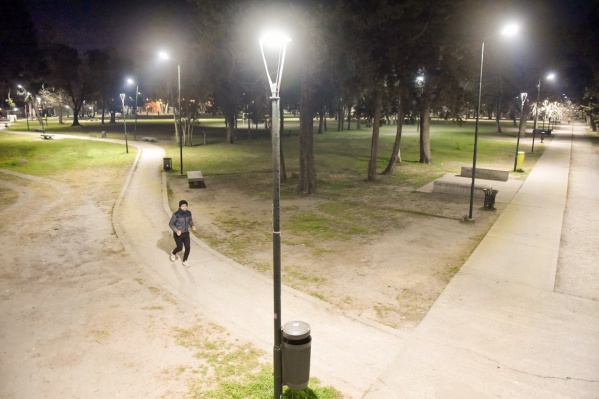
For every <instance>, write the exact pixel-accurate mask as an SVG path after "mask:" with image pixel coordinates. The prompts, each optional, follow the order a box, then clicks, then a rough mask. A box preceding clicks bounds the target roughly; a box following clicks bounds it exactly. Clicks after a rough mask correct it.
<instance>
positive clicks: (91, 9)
mask: <svg viewBox="0 0 599 399" xmlns="http://www.w3.org/2000/svg"><path fill="white" fill-rule="evenodd" d="M596 1H597V0H540V1H533V3H538V4H540V5H541V8H539V9H540V10H543V9H544V11H545V12H544V13H543V14H544V15H538V17H539V18H540V19H541V21H542V23H543V24H547V25H549V26H555V25H558V24H571V25H573V26H574V25H576V24H579V23H580V22H581V21H582V20H583V19H584V18H585V17H586V13H587V12H588V8H589V6H590V4H592V3H593V2H596ZM298 2H299V0H298ZM25 3H26V5H27V7H28V8H29V10H30V12H31V15H32V17H33V20H34V24H35V26H36V28H37V29H38V31H39V32H40V33H42V35H43V34H52V31H55V33H56V34H57V35H58V37H59V38H60V40H61V41H63V42H66V43H67V44H70V45H71V46H73V47H75V48H78V49H80V50H89V49H93V48H100V49H101V48H106V47H111V46H114V47H115V48H117V49H119V50H127V51H130V50H133V49H136V48H138V47H139V46H142V47H144V46H148V45H150V44H157V45H165V44H167V42H169V41H173V40H174V41H176V37H177V35H181V34H183V35H185V34H187V32H189V31H190V29H187V24H188V23H189V22H188V21H189V18H190V17H191V16H192V15H193V14H194V8H193V6H192V5H191V4H189V2H188V1H186V0H145V1H140V0H128V1H122V0H118V1H116V0H104V1H102V0H26V2H25ZM516 4H517V5H516V7H519V8H520V7H521V8H522V9H523V10H526V8H527V7H528V4H531V3H529V2H519V3H516ZM233 21H234V20H233ZM48 27H50V28H49V29H48Z"/></svg>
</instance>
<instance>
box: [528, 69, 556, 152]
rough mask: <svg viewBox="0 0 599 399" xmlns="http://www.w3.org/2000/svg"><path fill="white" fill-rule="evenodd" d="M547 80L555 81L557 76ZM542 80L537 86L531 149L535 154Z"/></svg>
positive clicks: (548, 77) (550, 76) (549, 76)
mask: <svg viewBox="0 0 599 399" xmlns="http://www.w3.org/2000/svg"><path fill="white" fill-rule="evenodd" d="M545 79H547V80H553V79H555V74H554V73H550V74H548V75H547V76H546V77H545ZM541 80H542V79H539V83H538V84H537V112H535V123H534V125H533V128H532V148H531V150H530V152H533V153H534V152H535V133H536V132H537V121H538V119H539V111H540V108H539V103H540V101H541Z"/></svg>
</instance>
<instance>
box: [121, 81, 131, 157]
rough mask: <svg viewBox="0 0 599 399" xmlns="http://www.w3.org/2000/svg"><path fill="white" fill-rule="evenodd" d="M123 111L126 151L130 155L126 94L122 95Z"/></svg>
mask: <svg viewBox="0 0 599 399" xmlns="http://www.w3.org/2000/svg"><path fill="white" fill-rule="evenodd" d="M121 111H122V112H123V126H124V127H125V149H126V151H127V154H128V153H129V142H128V141H127V118H126V117H125V93H121Z"/></svg>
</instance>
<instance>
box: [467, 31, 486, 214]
mask: <svg viewBox="0 0 599 399" xmlns="http://www.w3.org/2000/svg"><path fill="white" fill-rule="evenodd" d="M484 57H485V42H484V41H483V44H482V46H481V51H480V75H479V80H478V106H477V108H476V124H475V125H474V150H473V155H472V183H471V184H470V208H469V209H468V220H472V208H473V207H474V183H475V180H476V152H477V150H478V121H479V119H480V101H481V97H482V87H483V60H484Z"/></svg>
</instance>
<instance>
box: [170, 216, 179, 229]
mask: <svg viewBox="0 0 599 399" xmlns="http://www.w3.org/2000/svg"><path fill="white" fill-rule="evenodd" d="M176 221H177V216H176V215H175V214H174V213H173V216H171V220H170V222H168V226H169V227H170V228H171V230H172V231H173V233H176V232H177V231H179V229H178V228H177V226H175V222H176Z"/></svg>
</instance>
